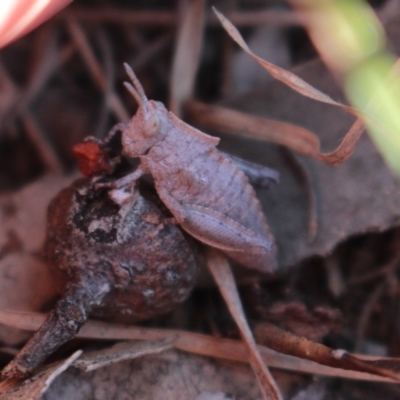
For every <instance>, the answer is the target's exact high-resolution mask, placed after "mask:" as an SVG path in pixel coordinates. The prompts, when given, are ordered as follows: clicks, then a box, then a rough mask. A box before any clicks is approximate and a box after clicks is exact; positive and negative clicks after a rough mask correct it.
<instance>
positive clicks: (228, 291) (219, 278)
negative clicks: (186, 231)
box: [207, 249, 282, 400]
mask: <svg viewBox="0 0 400 400" xmlns="http://www.w3.org/2000/svg"><path fill="white" fill-rule="evenodd" d="M207 253H208V254H207V264H208V267H209V269H210V271H211V274H212V275H213V277H214V279H215V281H216V283H217V285H218V288H219V289H220V291H221V294H222V296H223V298H224V300H225V302H226V304H227V306H228V308H229V311H230V312H231V314H232V316H233V318H234V320H235V321H236V324H237V325H238V327H239V330H240V333H241V335H242V337H243V340H244V341H245V342H246V344H247V346H248V349H249V353H250V355H249V358H250V364H251V366H252V368H253V371H254V373H255V375H256V377H257V382H258V383H259V387H260V390H261V393H262V394H263V396H264V398H265V399H271V400H281V399H282V396H281V394H280V392H279V389H278V387H277V386H276V383H275V381H274V378H273V377H272V376H271V374H270V372H269V370H268V368H267V367H266V365H265V364H264V361H263V360H262V358H261V355H260V353H259V351H258V348H257V346H256V343H255V341H254V338H253V334H252V332H251V331H250V328H249V326H248V324H247V320H246V317H245V316H244V312H243V308H242V302H241V301H240V298H239V294H238V292H237V288H236V284H235V280H234V278H233V275H232V271H231V268H230V266H229V263H228V261H227V259H226V257H225V256H224V255H223V254H222V253H221V252H219V251H218V250H214V249H209V250H208V252H207Z"/></svg>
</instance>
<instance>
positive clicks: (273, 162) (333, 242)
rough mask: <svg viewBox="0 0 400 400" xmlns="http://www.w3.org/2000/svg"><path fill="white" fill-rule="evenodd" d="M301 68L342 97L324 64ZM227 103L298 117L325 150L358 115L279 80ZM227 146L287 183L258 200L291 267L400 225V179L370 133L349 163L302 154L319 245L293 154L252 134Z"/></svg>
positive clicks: (224, 142)
mask: <svg viewBox="0 0 400 400" xmlns="http://www.w3.org/2000/svg"><path fill="white" fill-rule="evenodd" d="M296 73H297V74H298V75H299V76H302V77H304V78H305V79H307V81H309V82H312V83H316V84H318V86H319V87H321V88H323V90H324V92H328V93H330V94H333V95H335V96H336V97H340V95H341V92H340V89H338V87H337V85H336V83H335V82H334V80H333V79H332V77H331V75H330V73H329V72H328V71H327V69H326V68H325V67H324V66H323V64H322V63H321V62H320V61H313V62H310V63H307V64H305V65H303V66H301V67H299V68H297V69H296ZM225 104H226V105H228V106H230V107H233V108H237V109H240V110H241V111H242V112H245V113H252V114H256V115H265V116H266V117H268V118H273V119H277V120H279V119H281V120H286V121H290V123H293V124H295V125H300V126H302V127H304V128H305V129H308V130H310V131H313V132H320V133H319V140H320V141H321V143H322V147H323V148H325V147H327V148H329V147H334V146H335V145H336V144H337V143H338V142H339V141H340V138H341V136H342V132H344V131H345V129H346V126H348V125H349V123H350V121H351V119H352V117H351V116H349V115H347V114H346V113H344V112H343V111H340V110H339V109H337V108H332V107H329V106H327V105H324V104H321V103H316V102H313V101H311V100H309V99H306V98H305V97H303V96H300V95H298V94H296V93H293V91H291V90H290V89H288V88H286V87H284V86H282V85H280V84H279V83H278V82H270V83H269V84H268V85H266V86H265V87H263V88H259V89H257V90H254V91H252V92H249V93H248V94H246V95H244V96H241V97H239V98H237V99H235V100H234V101H230V102H226V103H225ZM228 139H229V140H228ZM222 147H223V149H224V150H225V151H228V152H231V153H235V152H236V155H238V156H241V157H244V158H248V159H251V160H252V161H253V162H257V163H260V164H267V165H269V166H273V167H274V168H275V169H277V170H278V171H279V173H280V177H281V178H280V183H279V185H276V186H275V187H273V188H272V189H269V190H267V191H265V190H259V191H258V197H259V198H260V200H261V203H262V205H263V207H264V210H265V214H266V216H267V218H268V223H269V225H270V227H271V231H272V232H273V234H274V236H275V239H276V242H277V247H278V257H279V262H280V265H281V266H283V267H285V266H290V265H293V264H296V263H298V262H299V261H301V260H303V259H305V258H307V257H311V256H314V255H320V256H325V255H327V254H329V253H331V252H332V251H333V249H334V248H335V246H337V244H338V243H340V242H342V241H343V240H345V239H347V238H348V237H351V236H354V235H358V234H362V233H365V232H371V231H376V232H381V231H384V230H386V229H389V228H391V227H395V226H398V224H399V221H400V220H399V212H398V210H399V208H400V183H399V181H398V179H397V178H396V177H394V176H393V175H392V173H391V172H390V171H389V170H388V168H387V166H386V164H385V163H384V161H383V160H382V157H381V156H380V154H379V153H378V151H377V150H376V148H375V146H374V145H373V143H372V142H371V140H370V139H369V138H368V137H367V136H366V135H364V136H362V137H361V139H360V141H359V142H358V145H357V148H356V150H355V151H354V153H353V155H352V156H351V157H350V158H349V159H348V160H347V162H346V163H343V164H341V165H339V166H337V167H335V168H332V167H330V166H328V165H324V164H321V163H320V162H319V161H316V160H312V159H307V158H305V157H300V159H301V160H302V162H303V163H304V165H305V166H306V167H307V169H308V170H309V171H310V176H311V182H312V186H313V190H314V192H315V195H316V206H317V218H318V226H319V228H318V232H317V236H316V239H315V241H314V242H313V243H311V244H310V243H309V240H308V224H309V215H308V210H309V204H308V198H307V193H306V192H305V191H304V188H303V186H302V184H301V182H299V180H298V179H297V178H296V175H295V173H294V172H292V171H291V167H290V166H288V163H287V160H286V156H285V155H284V154H282V153H281V152H279V151H277V147H276V146H275V145H272V144H267V143H265V144H261V143H260V142H259V141H257V142H256V141H250V140H248V139H237V138H233V137H229V138H227V137H223V138H222ZM237 149H240V153H238V150H237Z"/></svg>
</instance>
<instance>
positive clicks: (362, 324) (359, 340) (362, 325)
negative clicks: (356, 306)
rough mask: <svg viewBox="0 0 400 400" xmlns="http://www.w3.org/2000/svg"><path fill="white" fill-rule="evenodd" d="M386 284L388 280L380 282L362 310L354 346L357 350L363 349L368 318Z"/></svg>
mask: <svg viewBox="0 0 400 400" xmlns="http://www.w3.org/2000/svg"><path fill="white" fill-rule="evenodd" d="M386 286H387V283H386V281H385V282H382V283H381V284H379V285H378V286H377V287H376V288H375V290H374V291H373V292H372V293H371V295H370V296H369V299H368V300H367V302H366V303H365V305H364V307H363V309H362V311H361V315H360V318H359V320H358V324H357V333H356V342H355V346H354V348H355V351H356V352H359V351H360V349H361V346H362V344H363V341H364V334H365V330H366V328H367V324H368V320H369V318H370V316H371V313H372V311H373V309H374V307H375V305H376V303H377V302H378V300H379V299H380V297H381V296H382V294H383V291H384V290H385V288H386Z"/></svg>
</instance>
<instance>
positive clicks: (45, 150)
mask: <svg viewBox="0 0 400 400" xmlns="http://www.w3.org/2000/svg"><path fill="white" fill-rule="evenodd" d="M22 123H23V125H24V127H25V130H26V133H27V135H28V137H29V139H30V140H31V142H32V143H33V144H34V146H35V147H36V148H37V150H38V151H39V154H40V156H41V158H42V160H43V163H44V165H45V166H46V167H47V168H48V169H49V170H50V171H53V172H55V173H61V172H62V170H63V166H62V164H61V161H60V160H59V158H58V156H57V154H56V153H55V151H54V149H53V146H52V145H51V144H50V142H49V141H48V140H47V138H46V136H45V134H44V133H43V131H42V129H41V128H40V127H39V125H38V123H37V122H36V120H35V117H34V116H33V115H32V113H31V112H30V111H25V113H24V115H23V116H22Z"/></svg>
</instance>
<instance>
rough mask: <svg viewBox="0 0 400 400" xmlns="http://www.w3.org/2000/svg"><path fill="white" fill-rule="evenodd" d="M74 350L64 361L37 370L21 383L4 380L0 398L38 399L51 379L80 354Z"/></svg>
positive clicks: (0, 399)
mask: <svg viewBox="0 0 400 400" xmlns="http://www.w3.org/2000/svg"><path fill="white" fill-rule="evenodd" d="M81 354H82V351H80V350H79V351H76V352H75V353H74V354H72V356H70V357H69V358H67V359H66V360H64V361H60V362H58V363H56V364H53V365H51V366H50V367H47V368H45V369H44V370H42V371H40V372H38V373H37V374H36V375H35V376H33V377H32V378H29V379H26V380H25V381H23V382H21V383H17V382H15V381H14V382H7V381H4V382H2V383H1V384H0V385H1V386H0V393H1V394H0V400H39V399H42V396H43V394H44V393H45V392H46V391H47V390H48V389H49V387H50V385H51V384H52V383H53V381H54V380H55V379H56V378H57V377H58V376H59V375H60V374H62V373H63V372H64V371H65V370H66V369H67V368H68V367H69V366H70V365H71V364H72V363H73V362H74V361H75V360H76V359H77V358H78V357H79V356H80V355H81Z"/></svg>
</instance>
